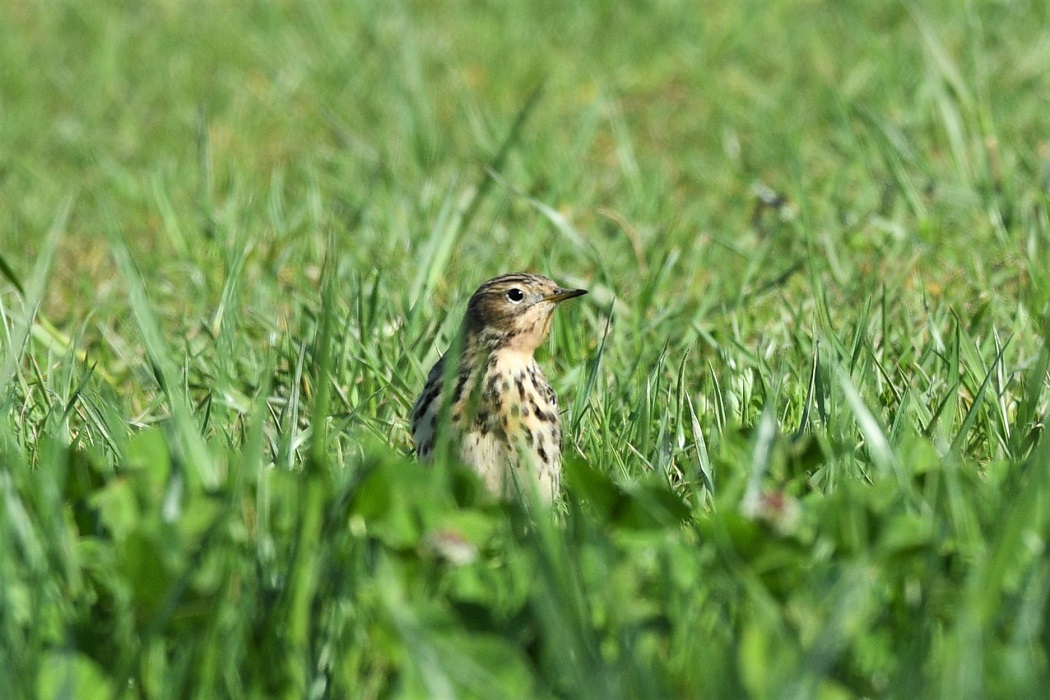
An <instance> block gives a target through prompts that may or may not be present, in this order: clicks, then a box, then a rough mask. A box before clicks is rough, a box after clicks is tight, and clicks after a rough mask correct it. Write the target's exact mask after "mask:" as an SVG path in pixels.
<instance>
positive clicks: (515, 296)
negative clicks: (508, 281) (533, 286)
mask: <svg viewBox="0 0 1050 700" xmlns="http://www.w3.org/2000/svg"><path fill="white" fill-rule="evenodd" d="M524 298H525V292H523V291H521V290H520V289H518V288H517V287H514V288H513V289H509V290H507V301H509V302H510V303H512V304H520V303H521V300H522V299H524Z"/></svg>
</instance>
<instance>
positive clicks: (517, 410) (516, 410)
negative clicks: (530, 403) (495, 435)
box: [510, 403, 529, 418]
mask: <svg viewBox="0 0 1050 700" xmlns="http://www.w3.org/2000/svg"><path fill="white" fill-rule="evenodd" d="M510 415H511V416H513V417H514V418H517V417H518V416H520V415H522V412H521V406H519V405H518V404H516V403H512V404H511V405H510ZM524 415H526V416H527V415H529V409H527V408H526V409H525V414H524Z"/></svg>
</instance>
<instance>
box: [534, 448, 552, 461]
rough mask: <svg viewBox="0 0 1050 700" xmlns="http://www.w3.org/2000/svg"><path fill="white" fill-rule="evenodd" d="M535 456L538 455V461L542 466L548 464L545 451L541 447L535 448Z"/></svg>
mask: <svg viewBox="0 0 1050 700" xmlns="http://www.w3.org/2000/svg"><path fill="white" fill-rule="evenodd" d="M536 454H538V455H539V456H540V460H541V461H542V462H543V463H544V464H548V463H549V461H548V458H547V450H546V449H545V448H544V447H543V445H540V446H539V447H537V448H536Z"/></svg>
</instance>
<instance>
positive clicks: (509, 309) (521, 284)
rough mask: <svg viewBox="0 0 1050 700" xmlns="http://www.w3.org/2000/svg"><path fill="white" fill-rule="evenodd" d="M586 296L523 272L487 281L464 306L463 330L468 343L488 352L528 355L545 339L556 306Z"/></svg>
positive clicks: (550, 280) (541, 277)
mask: <svg viewBox="0 0 1050 700" xmlns="http://www.w3.org/2000/svg"><path fill="white" fill-rule="evenodd" d="M586 293H587V290H585V289H566V288H564V287H559V286H558V285H557V284H556V283H555V282H554V280H552V279H548V278H547V277H543V276H542V275H532V274H528V273H524V272H516V273H511V274H507V275H500V276H499V277H495V278H493V279H490V280H489V281H488V282H485V283H484V284H483V285H481V286H480V287H478V289H477V291H476V292H474V294H473V296H471V297H470V301H469V302H468V303H467V314H466V317H465V319H464V328H465V330H466V334H467V339H468V342H471V341H473V342H475V343H481V344H482V345H484V346H486V347H487V348H488V349H490V350H499V349H503V348H508V349H512V350H517V351H519V352H524V353H529V354H531V353H532V352H533V351H534V350H535V349H536V348H537V347H539V345H540V343H542V342H543V340H544V339H545V338H546V337H547V332H548V331H549V330H550V325H551V315H552V314H553V313H554V309H556V308H557V307H558V304H560V303H561V302H563V301H565V300H566V299H572V298H573V297H578V296H581V295H583V294H586Z"/></svg>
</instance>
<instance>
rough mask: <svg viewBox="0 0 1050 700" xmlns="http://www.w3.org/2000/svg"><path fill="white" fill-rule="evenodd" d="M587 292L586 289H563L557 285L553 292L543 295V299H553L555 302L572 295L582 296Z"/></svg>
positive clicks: (570, 297)
mask: <svg viewBox="0 0 1050 700" xmlns="http://www.w3.org/2000/svg"><path fill="white" fill-rule="evenodd" d="M586 293H587V290H586V289H563V288H561V287H558V288H557V289H555V290H554V294H551V295H550V296H548V297H545V298H544V299H543V300H544V301H553V302H554V303H555V304H557V303H558V302H562V301H565V300H566V299H572V298H573V297H582V296H583V295H584V294H586Z"/></svg>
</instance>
